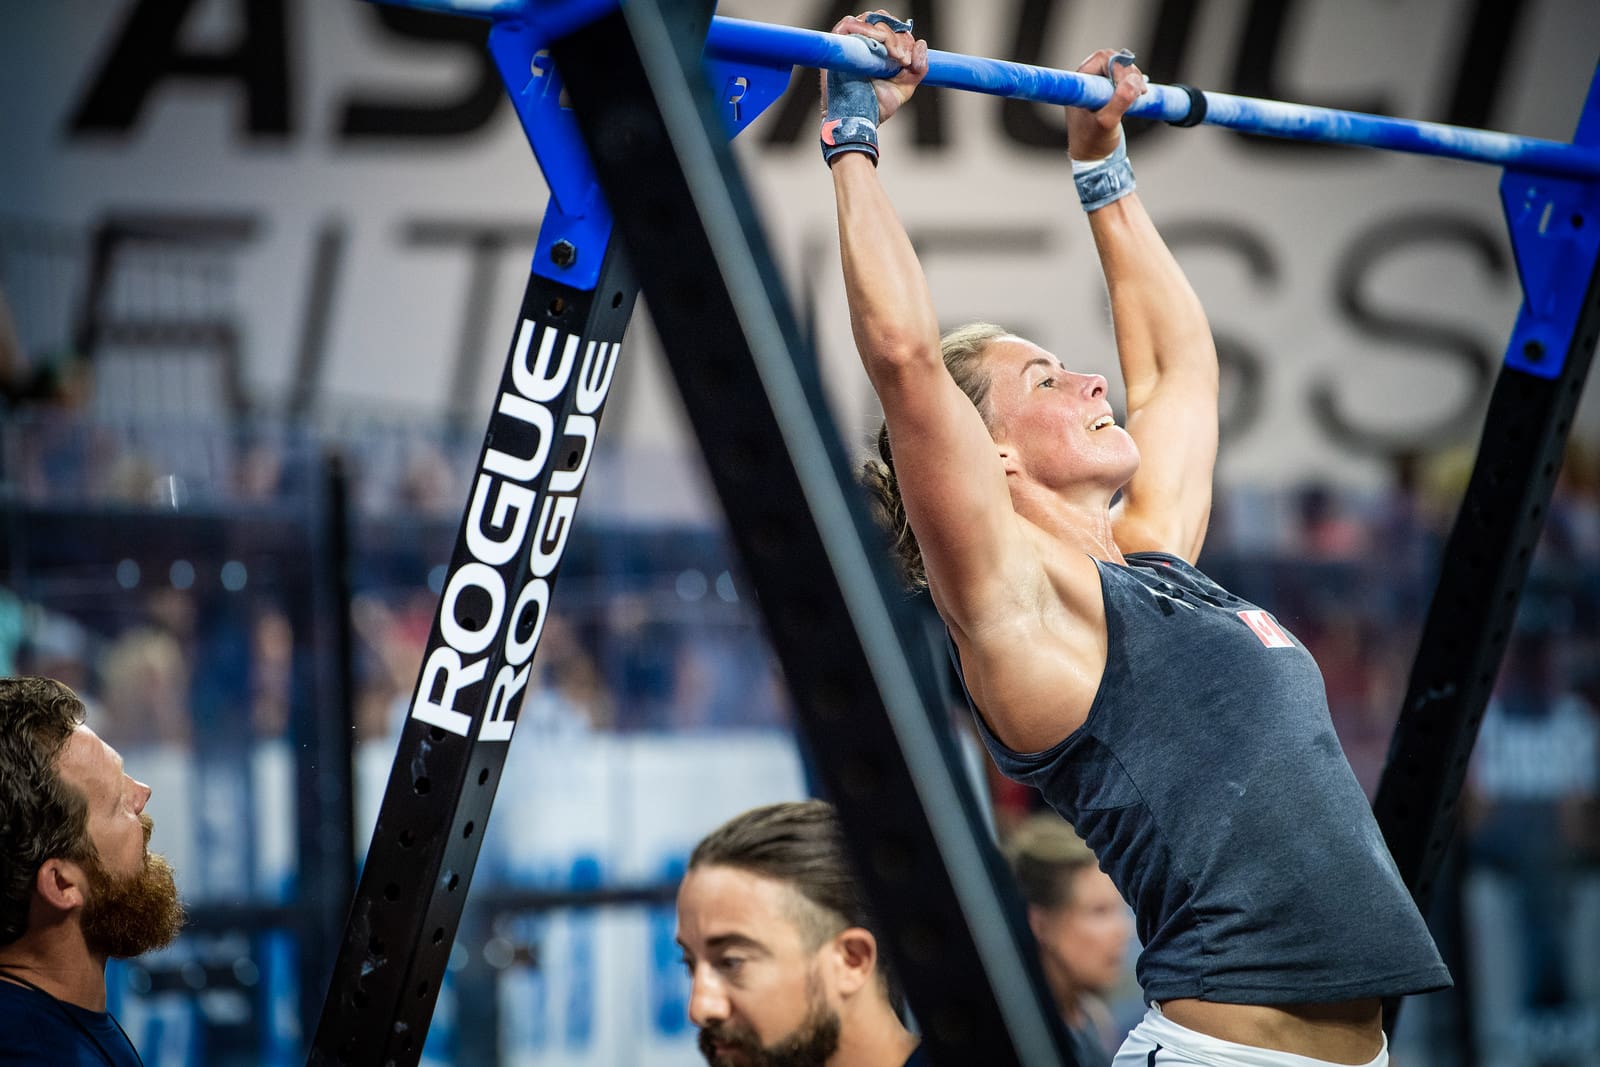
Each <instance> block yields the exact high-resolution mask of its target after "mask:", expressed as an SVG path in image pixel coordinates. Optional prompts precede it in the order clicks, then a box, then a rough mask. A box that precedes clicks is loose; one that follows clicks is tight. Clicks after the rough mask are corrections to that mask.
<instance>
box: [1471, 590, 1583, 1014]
mask: <svg viewBox="0 0 1600 1067" xmlns="http://www.w3.org/2000/svg"><path fill="white" fill-rule="evenodd" d="M1562 653H1563V637H1562V633H1561V630H1560V627H1559V622H1558V619H1556V618H1553V617H1552V614H1551V612H1550V611H1549V608H1548V606H1547V605H1541V604H1540V603H1539V602H1537V601H1535V602H1532V603H1530V604H1528V605H1527V606H1525V608H1524V610H1523V612H1522V613H1521V615H1520V616H1519V620H1518V630H1517V633H1516V635H1515V636H1514V637H1513V639H1512V642H1511V647H1510V649H1509V650H1508V654H1507V658H1506V662H1505V666H1504V669H1503V670H1502V672H1501V676H1500V680H1499V683H1498V687H1497V689H1496V691H1495V695H1494V698H1493V700H1492V701H1491V702H1490V705H1489V710H1488V713H1487V714H1486V715H1485V717H1484V721H1483V726H1482V730H1481V733H1480V735H1479V738H1478V746H1477V751H1476V753H1475V756H1474V759H1473V763H1472V767H1471V776H1470V782H1469V786H1470V792H1469V795H1468V798H1467V799H1468V801H1469V808H1468V811H1469V827H1470V833H1469V848H1470V856H1471V860H1472V863H1473V864H1474V866H1475V867H1476V868H1477V869H1479V870H1480V871H1483V872H1487V873H1490V874H1493V875H1496V876H1498V877H1499V878H1500V879H1502V880H1503V881H1504V883H1505V884H1506V885H1507V887H1508V888H1509V890H1510V893H1511V897H1512V903H1513V907H1514V915H1515V922H1516V925H1517V930H1516V934H1517V937H1516V942H1517V944H1518V946H1519V949H1520V957H1521V958H1520V959H1519V960H1516V961H1515V962H1514V963H1513V964H1512V966H1513V973H1514V974H1515V975H1516V976H1517V980H1515V982H1514V986H1513V990H1514V995H1515V996H1516V1003H1515V1004H1514V1005H1512V1006H1510V1007H1511V1009H1512V1010H1511V1012H1510V1015H1511V1016H1512V1017H1515V1016H1516V1015H1526V1014H1527V1013H1529V1012H1544V1011H1547V1010H1549V1009H1556V1008H1562V1007H1564V1006H1566V1005H1568V1004H1569V1003H1571V1001H1572V1000H1573V993H1574V987H1573V982H1572V977H1573V976H1572V974H1571V966H1572V962H1573V957H1574V954H1573V953H1572V952H1571V951H1570V946H1569V944H1568V937H1567V932H1568V931H1569V930H1572V929H1574V928H1575V911H1574V899H1575V897H1574V887H1575V883H1576V877H1577V874H1578V866H1577V858H1578V856H1579V855H1580V852H1579V846H1580V844H1581V843H1582V841H1583V838H1584V837H1585V836H1586V834H1587V831H1586V829H1585V828H1584V826H1583V819H1584V817H1585V815H1592V812H1593V805H1594V801H1595V799H1596V796H1597V792H1600V791H1597V786H1600V718H1597V716H1596V714H1595V710H1594V708H1593V707H1591V706H1590V705H1589V704H1588V703H1587V702H1586V701H1584V700H1583V698H1582V697H1580V696H1579V695H1577V693H1576V692H1574V691H1573V689H1572V687H1571V685H1570V684H1569V682H1568V678H1567V675H1566V670H1565V664H1564V662H1563V655H1562ZM1494 1014H1496V1015H1497V1016H1499V1015H1501V1014H1502V1013H1501V1012H1499V1011H1496V1012H1495V1013H1494Z"/></svg>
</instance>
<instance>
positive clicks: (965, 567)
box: [874, 364, 1021, 618]
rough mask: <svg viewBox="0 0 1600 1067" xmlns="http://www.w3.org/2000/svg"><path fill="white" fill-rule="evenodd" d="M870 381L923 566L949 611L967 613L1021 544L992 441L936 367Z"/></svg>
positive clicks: (978, 418)
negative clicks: (881, 410)
mask: <svg viewBox="0 0 1600 1067" xmlns="http://www.w3.org/2000/svg"><path fill="white" fill-rule="evenodd" d="M874 384H875V385H876V387H877V389H878V396H879V399H880V400H881V401H882V402H883V408H884V416H885V418H886V420H887V421H888V425H889V448H890V453H891V455H892V456H893V459H894V471H895V478H896V481H897V482H898V483H899V487H900V495H901V498H902V500H903V501H904V503H905V508H906V518H907V520H908V521H909V522H910V524H911V530H912V533H913V534H915V535H916V538H917V544H918V546H919V548H920V549H921V552H922V559H923V565H924V567H925V568H926V570H927V573H928V576H929V579H930V581H931V582H933V583H934V584H936V585H937V586H938V587H939V589H940V590H941V593H942V599H943V602H944V603H945V605H946V606H947V607H948V609H949V610H950V611H952V612H954V613H955V614H956V615H957V616H958V618H959V617H960V616H964V615H967V614H969V613H970V612H971V611H973V610H976V608H977V605H978V604H979V603H981V601H982V599H983V598H984V597H985V596H986V595H987V594H986V590H987V589H988V587H989V586H990V585H991V584H992V583H993V582H995V581H996V580H997V579H998V578H999V576H1000V575H1001V574H1002V573H1003V571H1004V569H1005V567H1006V561H1007V560H1008V559H1012V558H1014V556H1015V554H1016V553H1017V552H1018V551H1020V548H1021V536H1020V532H1019V529H1018V522H1017V517H1016V513H1015V512H1014V511H1013V510H1012V506H1011V493H1010V490H1009V488H1008V487H1007V486H1006V478H1005V471H1004V468H1003V467H1002V466H1001V462H1000V456H999V452H998V451H997V449H996V448H995V444H994V439H993V438H992V437H990V436H989V430H988V428H987V427H986V426H985V425H984V422H983V419H982V417H981V416H980V415H979V414H978V410H977V408H976V407H974V406H973V404H972V401H970V400H969V399H967V396H966V394H965V393H963V392H962V391H961V389H960V387H959V386H957V385H956V383H955V381H954V380H953V379H951V378H950V377H949V375H948V374H947V373H946V372H945V370H944V368H943V366H942V365H939V364H934V365H933V369H932V370H931V372H928V371H924V372H923V373H922V374H921V375H919V377H918V380H906V379H902V378H900V376H898V375H896V374H893V373H890V374H879V375H877V376H875V381H874Z"/></svg>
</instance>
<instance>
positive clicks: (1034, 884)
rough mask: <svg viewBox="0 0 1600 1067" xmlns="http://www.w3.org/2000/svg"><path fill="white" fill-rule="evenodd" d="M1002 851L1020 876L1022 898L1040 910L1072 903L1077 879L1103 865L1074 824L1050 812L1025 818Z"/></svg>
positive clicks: (1018, 876) (1013, 869)
mask: <svg viewBox="0 0 1600 1067" xmlns="http://www.w3.org/2000/svg"><path fill="white" fill-rule="evenodd" d="M1001 851H1002V852H1004V853H1005V857H1006V862H1008V863H1009V864H1010V865H1011V872H1012V873H1013V874H1015V875H1016V877H1017V885H1018V887H1019V888H1020V889H1021V890H1022V898H1023V899H1024V900H1025V901H1027V902H1028V903H1029V904H1030V905H1032V906H1033V907H1038V908H1060V907H1065V906H1066V905H1068V904H1071V903H1072V881H1073V878H1074V876H1076V875H1077V873H1078V872H1079V871H1083V870H1088V869H1089V868H1091V867H1096V866H1098V865H1099V864H1098V861H1097V860H1096V859H1095V856H1094V852H1093V851H1091V850H1090V848H1089V846H1088V845H1087V844H1085V843H1084V840H1083V838H1081V837H1079V836H1078V834H1077V832H1076V831H1075V830H1073V828H1072V826H1071V824H1070V823H1068V822H1066V821H1065V820H1063V819H1062V818H1061V816H1059V815H1057V814H1055V813H1054V812H1048V811H1047V812H1040V813H1039V814H1036V815H1030V816H1028V817H1027V818H1026V819H1024V820H1023V821H1022V823H1021V825H1019V826H1018V827H1017V828H1016V829H1015V830H1013V831H1012V832H1011V836H1010V837H1008V838H1007V839H1006V843H1005V845H1004V846H1003V847H1002V849H1001Z"/></svg>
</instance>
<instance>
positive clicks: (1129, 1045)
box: [1111, 1004, 1389, 1067]
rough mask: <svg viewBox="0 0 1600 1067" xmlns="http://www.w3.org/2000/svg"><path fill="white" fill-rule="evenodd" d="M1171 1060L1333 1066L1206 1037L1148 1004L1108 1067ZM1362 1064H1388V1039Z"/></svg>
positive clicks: (1157, 1066)
mask: <svg viewBox="0 0 1600 1067" xmlns="http://www.w3.org/2000/svg"><path fill="white" fill-rule="evenodd" d="M1175 1064H1200V1065H1202V1067H1337V1065H1331V1064H1330V1063H1329V1061H1327V1060H1314V1059H1312V1058H1311V1057H1310V1056H1296V1055H1295V1054H1294V1053H1292V1052H1277V1051H1275V1050H1273V1049H1270V1048H1256V1047H1255V1046H1254V1045H1240V1044H1236V1043H1235V1042H1232V1041H1223V1040H1222V1039H1221V1038H1216V1037H1207V1036H1206V1035H1205V1034H1200V1033H1196V1032H1195V1031H1193V1030H1190V1029H1189V1028H1188V1027H1185V1026H1179V1025H1178V1024H1177V1023H1175V1022H1173V1021H1172V1020H1171V1019H1169V1018H1167V1017H1166V1016H1165V1015H1163V1014H1161V1009H1160V1008H1159V1007H1157V1006H1156V1005H1154V1004H1152V1005H1150V1010H1149V1011H1147V1012H1146V1013H1145V1016H1144V1021H1143V1022H1141V1023H1140V1024H1139V1025H1138V1026H1135V1027H1134V1028H1133V1032H1132V1033H1130V1034H1129V1035H1128V1039H1127V1040H1126V1041H1124V1042H1123V1043H1122V1047H1121V1048H1120V1049H1118V1050H1117V1058H1116V1059H1115V1060H1113V1061H1112V1063H1111V1067H1171V1065H1175ZM1362 1067H1389V1039H1388V1038H1387V1037H1385V1038H1384V1039H1383V1049H1382V1050H1381V1051H1380V1052H1379V1053H1378V1055H1377V1057H1376V1058H1374V1059H1373V1060H1372V1062H1371V1063H1367V1064H1363V1065H1362Z"/></svg>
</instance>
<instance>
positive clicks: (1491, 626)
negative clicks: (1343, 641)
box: [1373, 68, 1600, 1033]
mask: <svg viewBox="0 0 1600 1067" xmlns="http://www.w3.org/2000/svg"><path fill="white" fill-rule="evenodd" d="M1573 143H1574V144H1585V145H1600V68H1597V69H1596V73H1595V76H1594V78H1593V80H1592V81H1591V82H1590V85H1589V93H1588V98H1587V101H1586V103H1585V105H1584V109H1583V113H1582V116H1581V117H1580V119H1579V121H1578V128H1577V131H1576V133H1575V134H1574V135H1573ZM1500 196H1501V200H1502V201H1503V203H1504V205H1505V209H1506V216H1507V222H1508V224H1509V226H1510V232H1511V241H1512V246H1513V249H1514V250H1515V252H1516V257H1517V269H1518V274H1519V276H1520V279H1521V281H1522V288H1523V294H1524V298H1523V305H1522V310H1521V312H1520V313H1519V315H1518V317H1517V324H1516V327H1515V328H1514V329H1513V331H1512V334H1511V340H1510V343H1509V344H1508V346H1507V352H1506V360H1505V364H1504V365H1503V366H1502V367H1501V370H1500V374H1499V377H1498V378H1497V379H1496V381H1495V385H1494V390H1493V392H1492V394H1491V395H1490V399H1489V411H1488V414H1487V416H1486V418H1485V420H1484V427H1483V434H1482V436H1481V437H1480V439H1479V444H1478V455H1477V459H1476V460H1475V462H1474V464H1473V470H1472V476H1471V478H1470V479H1469V481H1468V484H1467V490H1466V493H1465V495H1464V496H1463V498H1462V501H1461V507H1460V510H1459V511H1458V512H1457V515H1456V521H1455V525H1454V527H1453V528H1452V529H1451V531H1450V538H1449V540H1448V541H1447V542H1446V545H1445V549H1444V556H1443V559H1442V561H1441V565H1440V571H1439V580H1438V584H1437V586H1436V587H1435V590H1434V594H1433V601H1432V603H1431V604H1430V605H1429V608H1428V615H1427V621H1426V622H1425V624H1424V626H1423V631H1422V638H1421V641H1420V642H1419V644H1418V647H1417V655H1416V659H1415V661H1414V662H1413V664H1412V668H1411V677H1410V681H1409V682H1408V683H1407V687H1406V695H1405V702H1404V703H1403V704H1402V705H1401V709H1400V717H1399V719H1398V721H1397V722H1396V723H1395V731H1394V737H1393V738H1392V740H1391V741H1390V744H1389V755H1388V760H1387V762H1386V763H1385V765H1384V769H1383V776H1382V778H1381V779H1380V781H1379V783H1378V793H1377V797H1376V799H1375V800H1374V802H1373V810H1374V812H1375V813H1376V815H1377V817H1378V825H1379V826H1380V827H1381V828H1382V829H1383V835H1384V839H1385V840H1386V841H1387V842H1388V845H1389V850H1390V852H1392V853H1393V854H1394V858H1395V863H1396V864H1397V865H1398V867H1399V869H1400V874H1401V876H1402V877H1403V878H1404V879H1405V881H1406V885H1407V886H1408V887H1409V888H1410V889H1411V893H1412V896H1413V897H1414V898H1415V899H1416V901H1417V905H1418V907H1419V908H1421V909H1422V911H1423V913H1424V914H1426V913H1427V911H1428V905H1429V903H1430V901H1431V899H1432V894H1433V887H1434V881H1435V879H1436V877H1437V876H1438V873H1439V869H1440V865H1441V863H1442V861H1443V859H1444V855H1445V849H1446V847H1447V846H1448V845H1449V843H1450V841H1451V838H1452V837H1453V835H1454V833H1455V830H1456V825H1457V821H1458V814H1459V807H1458V802H1459V800H1460V797H1461V787H1462V784H1463V783H1464V781H1465V778H1466V773H1467V763H1468V761H1469V759H1470V758H1471V755H1472V747H1473V744H1474V743H1475V742H1476V740H1477V737H1478V727H1479V725H1480V724H1481V723H1482V721H1483V715H1484V710H1485V708H1486V707H1487V706H1488V701H1489V694H1490V692H1491V691H1492V689H1493V687H1494V681H1495V677H1496V676H1497V674H1498V673H1499V668H1500V661H1501V658H1502V657H1503V655H1504V653H1505V648H1506V643H1507V640H1508V639H1509V637H1510V636H1511V633H1512V630H1513V625H1514V622H1515V618H1516V613H1517V605H1518V601H1519V599H1520V597H1521V595H1522V589H1523V586H1524V585H1525V584H1526V582H1527V578H1528V569H1529V566H1530V564H1531V562H1532V560H1533V553H1534V548H1535V546H1536V545H1537V543H1538V541H1539V534H1540V531H1541V530H1542V528H1543V526H1544V519H1545V514H1546V512H1547V511H1548V510H1549V506H1550V499H1551V495H1552V493H1553V492H1554V489H1555V482H1556V475H1557V474H1558V473H1559V471H1560V470H1561V463H1562V458H1563V454H1564V450H1565V448H1566V443H1567V438H1568V436H1569V435H1570V433H1571V430H1572V421H1573V416H1574V414H1575V412H1576V411H1577V407H1578V401H1579V399H1580V398H1581V397H1582V394H1583V386H1584V381H1585V380H1586V379H1587V377H1588V374H1589V367H1590V364H1591V362H1592V361H1593V358H1594V352H1595V344H1596V339H1597V338H1600V235H1597V232H1596V231H1600V182H1596V181H1593V180H1591V181H1588V182H1584V181H1580V180H1576V179H1556V178H1551V177H1548V176H1542V175H1534V174H1529V173H1523V172H1519V171H1517V170H1514V169H1508V170H1507V171H1506V173H1505V175H1504V177H1503V178H1502V179H1501V183H1500ZM1384 1014H1385V1022H1386V1026H1387V1027H1388V1028H1389V1030H1390V1032H1391V1033H1392V1032H1393V1028H1394V1023H1395V1020H1396V1019H1397V1017H1398V1014H1399V1003H1398V1002H1397V1001H1391V1002H1390V1003H1388V1004H1386V1005H1385V1012H1384Z"/></svg>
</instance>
